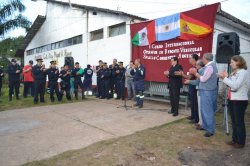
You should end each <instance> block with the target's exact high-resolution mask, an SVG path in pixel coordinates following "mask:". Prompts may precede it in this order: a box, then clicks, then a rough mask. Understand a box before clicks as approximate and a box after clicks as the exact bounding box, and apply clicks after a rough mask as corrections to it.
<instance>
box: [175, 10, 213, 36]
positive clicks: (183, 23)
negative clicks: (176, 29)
mask: <svg viewBox="0 0 250 166" xmlns="http://www.w3.org/2000/svg"><path fill="white" fill-rule="evenodd" d="M180 31H181V36H180V37H179V38H180V39H183V40H199V39H202V38H204V37H206V36H207V35H209V34H210V33H211V32H212V31H213V29H212V28H211V27H210V26H209V25H207V24H205V23H203V22H201V21H198V20H196V19H193V18H191V17H188V16H187V15H185V14H183V13H181V14H180Z"/></svg>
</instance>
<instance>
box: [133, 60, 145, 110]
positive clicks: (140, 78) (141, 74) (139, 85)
mask: <svg viewBox="0 0 250 166" xmlns="http://www.w3.org/2000/svg"><path fill="white" fill-rule="evenodd" d="M130 74H131V75H132V76H134V83H135V94H136V98H135V99H136V104H134V106H138V107H139V108H142V107H143V102H144V95H143V92H144V90H145V87H144V78H145V67H144V66H143V65H142V64H141V63H140V59H136V60H135V65H134V66H133V68H132V70H131V71H130Z"/></svg>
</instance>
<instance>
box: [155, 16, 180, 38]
mask: <svg viewBox="0 0 250 166" xmlns="http://www.w3.org/2000/svg"><path fill="white" fill-rule="evenodd" d="M155 32H156V41H164V40H170V39H174V38H176V37H178V36H180V35H181V32H180V13H177V14H173V15H170V16H166V17H162V18H158V19H156V20H155Z"/></svg>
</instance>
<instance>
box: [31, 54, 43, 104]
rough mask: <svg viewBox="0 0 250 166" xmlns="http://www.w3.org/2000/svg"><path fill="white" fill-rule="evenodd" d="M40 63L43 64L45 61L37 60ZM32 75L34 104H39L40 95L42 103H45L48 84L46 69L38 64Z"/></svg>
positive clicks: (34, 67)
mask: <svg viewBox="0 0 250 166" xmlns="http://www.w3.org/2000/svg"><path fill="white" fill-rule="evenodd" d="M36 61H37V62H38V63H42V62H43V60H42V59H41V58H40V59H37V60H36ZM32 74H33V76H34V87H35V92H34V104H37V103H38V94H39V95H40V102H42V103H44V102H45V101H44V94H45V84H46V69H45V66H44V65H42V64H37V65H35V66H33V68H32Z"/></svg>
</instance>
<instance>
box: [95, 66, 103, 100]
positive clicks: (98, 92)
mask: <svg viewBox="0 0 250 166" xmlns="http://www.w3.org/2000/svg"><path fill="white" fill-rule="evenodd" d="M96 71H97V72H96V76H97V95H96V97H97V98H98V97H101V93H102V83H101V82H102V79H101V71H102V66H96Z"/></svg>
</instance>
